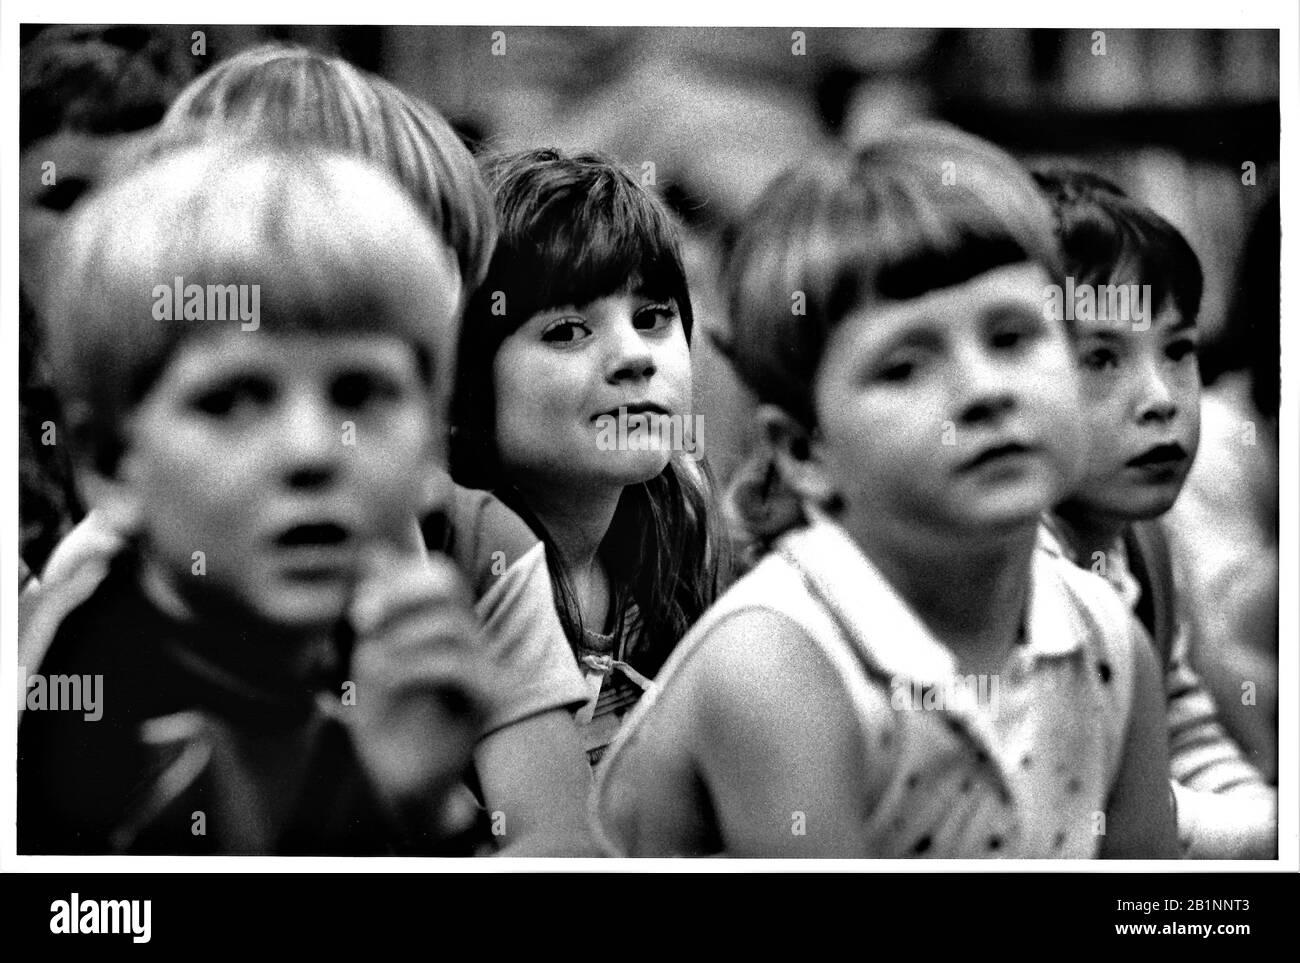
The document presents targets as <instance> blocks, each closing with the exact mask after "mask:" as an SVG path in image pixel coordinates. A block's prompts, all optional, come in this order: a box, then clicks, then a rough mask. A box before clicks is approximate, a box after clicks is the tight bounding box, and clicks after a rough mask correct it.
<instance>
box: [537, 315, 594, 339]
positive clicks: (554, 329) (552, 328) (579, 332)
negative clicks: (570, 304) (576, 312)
mask: <svg viewBox="0 0 1300 963" xmlns="http://www.w3.org/2000/svg"><path fill="white" fill-rule="evenodd" d="M590 334H591V329H590V328H588V327H587V326H586V325H585V324H583V323H582V322H581V321H577V320H575V319H573V318H560V319H559V320H557V321H552V322H551V323H550V324H548V325H547V326H546V328H545V329H544V330H543V331H542V340H543V341H545V342H548V343H550V344H572V343H573V342H575V341H581V340H582V339H583V338H585V337H587V336H589V335H590Z"/></svg>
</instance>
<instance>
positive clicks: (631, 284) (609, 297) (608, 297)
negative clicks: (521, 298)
mask: <svg viewBox="0 0 1300 963" xmlns="http://www.w3.org/2000/svg"><path fill="white" fill-rule="evenodd" d="M629 298H630V299H634V300H635V299H639V298H643V299H649V300H658V299H664V300H672V299H673V293H672V292H671V291H670V290H668V289H667V286H666V285H655V284H652V283H648V282H646V281H643V280H641V278H640V277H639V276H636V275H634V276H633V277H631V278H629V279H628V280H627V282H626V283H625V284H623V285H622V286H621V287H619V288H617V289H616V290H613V291H610V292H609V293H608V294H602V295H598V296H597V297H594V298H592V299H590V300H588V301H583V302H582V303H569V304H556V305H552V306H550V307H543V308H542V309H541V310H540V311H539V312H538V313H549V312H553V311H556V310H563V309H568V308H576V309H577V310H580V311H582V310H589V309H593V308H597V307H600V306H603V305H607V304H612V303H616V302H619V301H624V300H627V299H629Z"/></svg>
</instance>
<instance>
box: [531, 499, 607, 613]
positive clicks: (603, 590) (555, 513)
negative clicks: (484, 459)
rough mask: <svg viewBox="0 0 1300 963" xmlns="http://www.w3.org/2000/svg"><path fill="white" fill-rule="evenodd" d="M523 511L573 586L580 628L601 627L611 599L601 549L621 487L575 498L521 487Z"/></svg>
mask: <svg viewBox="0 0 1300 963" xmlns="http://www.w3.org/2000/svg"><path fill="white" fill-rule="evenodd" d="M520 492H521V493H522V495H523V497H524V501H525V503H526V504H527V505H528V510H529V511H530V512H532V514H533V516H534V517H535V518H536V519H537V520H538V521H539V522H540V523H541V524H542V526H543V527H544V528H545V529H546V532H547V534H548V535H549V536H550V538H551V541H552V542H554V544H555V548H556V550H557V551H558V552H559V554H560V559H561V560H562V562H563V564H564V571H565V573H566V574H567V575H568V576H569V579H570V581H571V583H572V585H573V590H574V594H575V595H576V596H577V602H578V608H579V610H580V612H581V614H582V619H583V622H584V623H585V624H587V625H590V626H599V627H603V626H604V624H605V621H606V617H607V615H608V612H609V602H610V597H611V592H610V587H609V581H608V576H607V574H606V572H605V569H604V566H603V565H602V563H601V559H600V546H601V544H602V543H603V542H604V541H605V536H606V535H607V534H608V533H609V527H610V525H612V524H613V522H614V513H615V512H616V511H617V510H618V502H619V499H620V498H621V497H622V495H623V489H622V487H621V486H618V487H610V488H600V489H595V490H585V491H581V492H575V491H573V490H572V489H569V490H566V491H563V492H555V491H554V490H553V489H552V490H538V489H530V488H525V487H520Z"/></svg>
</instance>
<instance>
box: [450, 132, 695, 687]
mask: <svg viewBox="0 0 1300 963" xmlns="http://www.w3.org/2000/svg"><path fill="white" fill-rule="evenodd" d="M487 174H488V182H489V184H490V186H491V187H492V189H493V191H494V194H495V199H496V208H497V220H498V225H499V231H500V234H499V240H498V243H497V248H496V251H495V253H494V255H493V258H492V266H491V269H490V270H489V272H488V276H487V279H486V280H485V281H484V282H483V284H482V285H480V287H479V289H478V291H477V292H476V293H475V295H474V296H473V298H472V299H471V301H470V304H469V308H468V310H467V311H466V317H465V327H464V332H463V336H462V342H461V354H460V367H459V371H458V381H457V398H456V403H455V406H454V410H453V422H454V432H453V438H452V472H453V476H454V477H455V478H456V480H457V481H458V482H460V483H461V484H464V485H469V486H472V487H479V488H489V489H493V490H495V491H497V492H498V493H499V494H500V495H501V496H502V497H503V499H505V500H506V501H507V503H509V504H510V505H511V506H512V507H514V508H515V509H516V510H518V511H519V512H520V513H521V514H522V515H523V516H524V517H525V518H527V519H529V520H531V521H533V522H534V525H535V527H540V526H539V525H538V523H537V521H536V516H535V515H534V513H533V512H532V511H530V508H529V504H528V502H529V500H530V498H532V497H533V495H536V494H538V493H541V492H546V491H562V492H567V493H572V498H573V499H575V500H577V501H578V502H580V501H581V498H582V497H583V493H584V492H587V493H590V492H593V491H595V490H597V489H600V490H602V491H604V492H607V493H608V492H614V493H616V495H617V497H618V498H619V503H618V509H617V512H616V515H615V518H614V522H613V524H612V527H611V530H610V532H609V534H608V535H607V537H606V539H605V542H604V546H603V547H602V555H603V557H604V560H605V562H606V564H607V565H608V566H609V567H610V569H611V572H612V574H613V575H614V577H615V579H616V581H618V582H619V583H620V585H621V586H622V587H624V588H627V589H628V591H629V592H630V595H631V598H632V599H634V600H635V601H636V602H637V604H638V606H639V608H640V610H641V614H642V617H643V621H644V624H645V627H646V636H647V638H649V639H650V640H651V641H650V646H651V648H652V649H653V650H654V651H653V652H651V653H649V654H648V655H647V654H645V653H643V655H647V658H645V659H643V660H642V661H641V663H640V667H641V668H642V671H653V669H654V668H657V663H658V662H659V661H662V657H663V656H664V655H665V654H666V653H667V651H668V649H670V648H671V646H672V645H674V644H675V643H676V642H677V640H678V639H679V638H680V637H681V635H682V634H683V633H684V631H685V629H686V628H687V627H688V626H689V625H690V623H691V622H692V621H694V619H695V618H697V617H698V615H699V613H700V612H701V611H703V608H704V606H705V605H707V604H708V600H710V599H711V598H712V594H713V592H714V582H715V580H716V571H715V566H714V564H713V563H712V562H711V560H710V555H709V551H708V548H707V547H706V542H707V539H706V537H705V532H706V526H707V524H708V517H707V515H708V513H707V512H706V510H705V504H706V501H707V495H706V491H707V488H706V483H705V475H704V473H703V465H702V462H699V454H698V451H697V449H696V448H695V445H696V444H697V443H698V441H700V440H702V439H697V438H694V437H692V436H691V435H690V432H692V431H693V427H694V423H693V418H692V404H691V369H690V357H689V350H688V342H689V338H690V334H691V329H692V326H693V323H694V317H693V314H692V310H691V300H690V295H689V293H688V291H687V286H686V273H685V269H684V266H683V263H682V255H681V249H680V244H679V241H678V236H677V229H676V226H675V225H674V223H673V221H672V219H671V216H670V215H669V213H668V211H667V210H666V208H665V207H664V205H663V204H662V202H661V201H660V200H659V199H658V198H657V197H656V196H655V195H654V194H652V193H651V192H650V191H649V190H648V189H646V188H645V187H643V186H642V185H640V184H639V183H637V181H636V180H635V179H634V178H633V177H632V176H630V175H629V174H628V173H627V172H626V171H624V170H623V169H621V168H620V167H619V166H618V165H617V164H614V163H612V162H611V161H609V160H607V159H605V158H603V157H599V156H596V155H589V154H582V155H577V156H567V155H564V154H561V153H559V152H557V151H552V150H536V151H527V152H523V153H519V154H514V155H510V156H506V157H502V158H498V159H496V160H494V161H492V162H491V163H490V164H489V166H488V171H487ZM620 409H623V410H622V411H620ZM624 418H626V419H627V428H628V429H629V431H628V435H629V437H630V436H631V434H633V433H636V434H637V435H638V443H637V445H631V444H629V445H626V446H625V445H621V444H616V445H609V444H603V443H602V438H604V439H605V440H606V441H609V440H610V438H611V436H612V437H614V438H617V437H621V434H619V433H621V432H622V429H623V424H622V422H623V419H624ZM634 423H635V424H634ZM672 425H675V426H677V428H678V429H679V430H678V431H677V432H676V433H673V432H672V431H671V430H669V431H660V430H658V429H659V428H663V427H665V426H672ZM611 427H613V428H616V429H617V431H616V432H611V430H610V429H611ZM650 428H654V429H655V430H637V429H650ZM674 438H676V439H678V440H680V441H681V442H682V443H683V444H682V446H679V447H674V445H673V444H671V440H672V439H674ZM641 440H645V441H646V442H647V444H646V445H644V446H642V445H641V444H640V441H641ZM665 440H668V441H669V442H670V443H668V444H665ZM530 492H531V493H533V495H530ZM618 493H621V494H618ZM540 534H542V535H543V537H544V538H545V537H547V534H546V533H545V532H544V531H543V532H541V533H540ZM551 556H552V559H554V557H555V553H554V552H552V553H551ZM552 575H553V576H554V577H555V581H556V584H557V585H558V586H559V593H560V597H559V599H558V602H559V608H560V610H561V616H562V618H564V620H565V622H566V627H567V628H568V629H569V633H570V637H571V638H580V636H581V626H580V620H579V618H578V614H577V609H576V606H575V605H574V604H573V602H572V599H571V597H570V593H569V592H568V590H567V586H568V584H569V583H568V578H567V577H566V576H565V573H564V571H563V567H562V565H553V567H552Z"/></svg>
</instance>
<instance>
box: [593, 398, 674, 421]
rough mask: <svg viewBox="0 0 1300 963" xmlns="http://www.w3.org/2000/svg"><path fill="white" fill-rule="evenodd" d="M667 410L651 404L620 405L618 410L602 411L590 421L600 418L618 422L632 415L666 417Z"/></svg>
mask: <svg viewBox="0 0 1300 963" xmlns="http://www.w3.org/2000/svg"><path fill="white" fill-rule="evenodd" d="M666 414H668V409H667V408H664V407H662V406H660V405H656V404H654V403H652V402H641V403H638V404H634V405H621V406H620V407H618V408H611V409H609V411H602V412H600V413H599V414H596V415H593V416H592V419H591V420H592V421H599V420H600V419H602V418H613V419H614V420H615V421H619V420H620V419H622V418H631V417H632V416H634V415H666Z"/></svg>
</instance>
